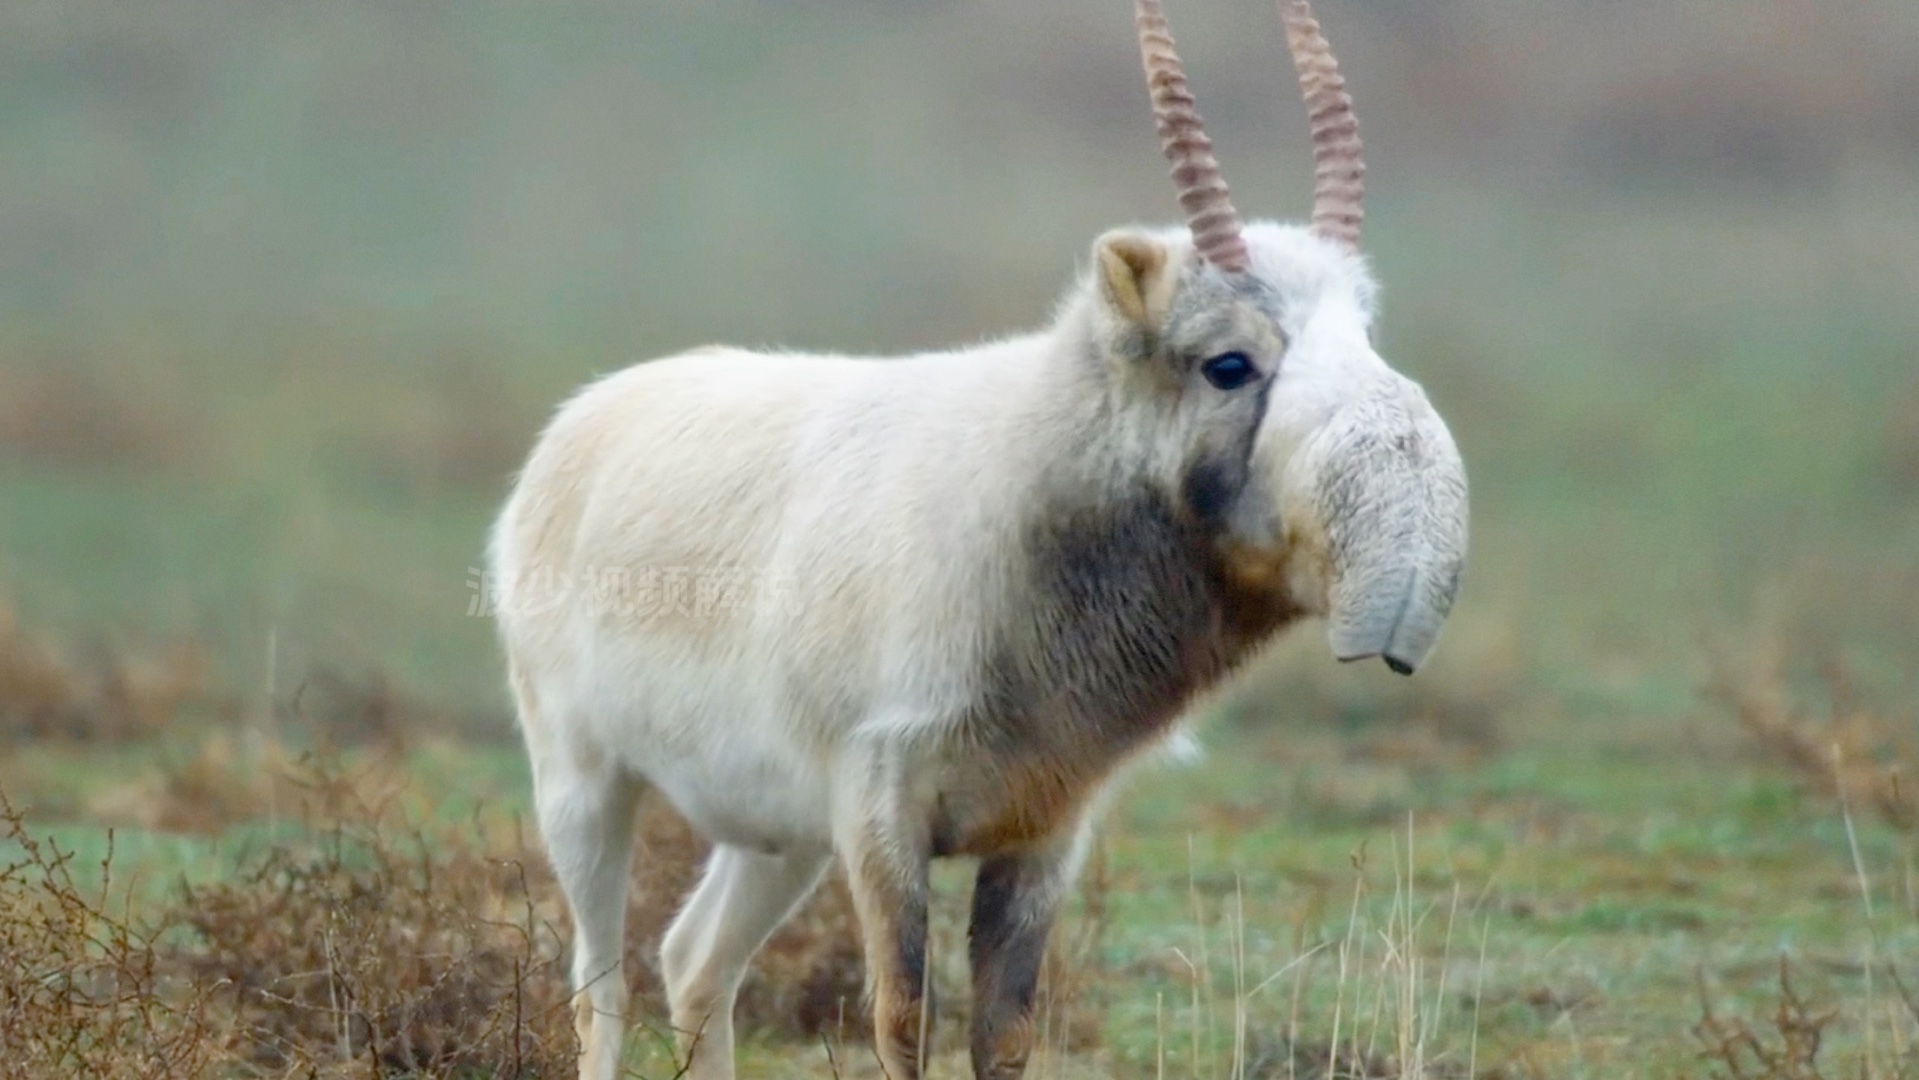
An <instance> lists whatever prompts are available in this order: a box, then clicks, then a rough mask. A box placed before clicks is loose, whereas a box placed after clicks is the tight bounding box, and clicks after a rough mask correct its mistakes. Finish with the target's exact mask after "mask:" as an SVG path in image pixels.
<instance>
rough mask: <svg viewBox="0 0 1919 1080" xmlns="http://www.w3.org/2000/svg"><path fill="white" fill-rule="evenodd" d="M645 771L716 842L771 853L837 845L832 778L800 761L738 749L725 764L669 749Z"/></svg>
mask: <svg viewBox="0 0 1919 1080" xmlns="http://www.w3.org/2000/svg"><path fill="white" fill-rule="evenodd" d="M641 771H642V772H644V773H645V775H646V777H647V779H648V780H649V781H650V782H651V783H652V784H653V786H654V787H656V788H658V789H659V791H660V793H661V794H663V795H665V796H666V798H667V800H668V801H669V802H671V803H672V804H673V806H674V808H675V809H677V810H678V811H679V812H680V814H681V815H682V816H684V817H685V818H686V820H687V823H688V824H690V825H692V826H693V828H694V829H695V830H697V831H698V832H699V833H701V834H702V835H704V836H706V837H707V838H708V839H710V840H713V841H715V842H716V843H722V844H732V845H734V846H736V847H743V848H748V849H751V850H754V851H762V852H767V853H770V854H777V853H784V852H788V851H818V850H824V849H826V848H827V847H829V846H830V844H831V837H832V823H831V819H830V807H829V805H828V799H827V796H828V791H829V789H828V786H827V781H826V779H825V778H824V777H823V776H818V775H815V770H814V769H812V768H809V767H807V766H806V765H805V764H804V763H802V762H800V761H798V760H796V759H792V758H789V759H787V760H781V761H774V760H768V759H765V758H761V757H758V756H757V755H754V756H748V755H742V754H735V755H732V760H729V761H726V762H724V763H719V762H714V761H711V760H701V759H699V758H698V757H695V756H690V755H681V754H664V755H657V756H655V757H653V758H652V759H651V760H649V761H647V762H646V763H645V765H644V767H643V768H642V770H641Z"/></svg>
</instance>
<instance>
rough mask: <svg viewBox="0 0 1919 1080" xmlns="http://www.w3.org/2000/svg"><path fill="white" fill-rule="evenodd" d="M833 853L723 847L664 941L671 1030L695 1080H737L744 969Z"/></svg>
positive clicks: (814, 882) (815, 881)
mask: <svg viewBox="0 0 1919 1080" xmlns="http://www.w3.org/2000/svg"><path fill="white" fill-rule="evenodd" d="M828 860H829V856H828V855H827V854H826V853H824V852H821V853H819V854H786V855H763V854H760V853H759V852H755V851H748V850H746V849H744V848H738V847H733V846H730V845H727V844H720V845H718V846H716V847H715V848H714V849H713V855H712V857H711V858H710V859H708V860H707V864H706V872H705V875H704V876H703V877H701V878H700V884H699V887H698V888H696V889H695V890H694V891H693V895H692V896H691V897H689V898H688V899H687V901H686V906H685V907H684V908H683V909H681V911H680V914H679V917H678V918H676V919H674V920H673V925H672V927H670V928H669V929H668V930H667V932H666V938H665V940H664V941H662V942H661V944H660V967H661V972H662V974H663V975H664V976H665V980H666V993H667V999H668V1001H669V1002H670V1003H671V1005H672V1008H673V1027H674V1029H675V1030H676V1031H678V1032H679V1038H680V1046H681V1049H682V1052H684V1053H687V1054H688V1056H689V1062H688V1074H687V1075H688V1076H690V1077H691V1078H692V1080H732V1078H733V998H734V996H735V995H736V994H737V993H738V992H739V988H740V979H741V978H742V977H743V976H744V975H745V974H746V965H747V964H748V962H749V961H751V960H752V959H753V954H754V953H756V952H758V951H759V949H760V946H761V945H763V944H765V943H766V939H767V938H768V937H769V936H771V935H772V933H773V931H774V930H775V929H776V928H778V926H779V925H780V924H781V923H782V922H785V921H786V918H787V916H788V915H790V914H792V912H793V909H794V908H796V907H798V906H799V904H800V902H801V901H803V900H805V899H806V897H807V896H808V895H810V894H811V893H812V891H813V888H814V886H816V885H818V884H819V880H820V874H821V872H822V871H824V870H825V869H826V865H827V862H828Z"/></svg>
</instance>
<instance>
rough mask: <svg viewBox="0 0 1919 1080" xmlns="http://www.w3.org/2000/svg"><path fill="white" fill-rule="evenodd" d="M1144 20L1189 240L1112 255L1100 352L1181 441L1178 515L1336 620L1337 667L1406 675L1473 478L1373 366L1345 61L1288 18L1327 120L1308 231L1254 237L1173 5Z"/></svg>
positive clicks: (1426, 410) (1103, 266)
mask: <svg viewBox="0 0 1919 1080" xmlns="http://www.w3.org/2000/svg"><path fill="white" fill-rule="evenodd" d="M1136 5H1137V11H1138V23H1139V33H1140V47H1141V53H1142V56H1143V57H1144V59H1145V65H1146V72H1147V81H1148V84H1149V86H1150V88H1151V91H1152V98H1153V105H1154V113H1155V116H1156V118H1157V121H1158V126H1159V131H1160V135H1161V138H1162V140H1163V142H1164V144H1165V149H1166V154H1167V157H1168V158H1169V159H1170V160H1171V161H1172V163H1173V176H1174V179H1175V181H1176V182H1177V184H1178V187H1179V196H1180V203H1181V205H1182V207H1183V208H1184V209H1185V211H1186V218H1187V229H1185V230H1179V231H1141V230H1122V231H1118V232H1114V233H1109V234H1107V235H1105V236H1103V237H1101V238H1100V239H1099V241H1098V242H1097V243H1096V244H1095V245H1094V259H1093V262H1094V266H1093V278H1094V284H1095V288H1094V290H1093V291H1094V294H1095V296H1096V300H1095V302H1094V305H1093V309H1094V325H1095V335H1096V337H1097V338H1098V339H1099V342H1100V345H1101V347H1102V351H1104V352H1105V353H1106V354H1107V357H1108V359H1109V361H1110V363H1111V364H1113V365H1114V366H1115V368H1116V373H1117V374H1118V375H1119V377H1120V379H1121V382H1122V385H1123V386H1124V387H1125V390H1124V391H1123V392H1125V393H1127V394H1129V395H1139V396H1143V397H1145V398H1149V399H1151V400H1153V401H1155V402H1157V403H1159V407H1158V408H1156V409H1155V411H1156V412H1158V413H1159V415H1160V416H1161V417H1162V418H1163V420H1164V421H1166V422H1167V423H1168V424H1170V426H1171V429H1172V430H1173V431H1176V432H1177V434H1176V435H1175V437H1173V438H1171V439H1167V440H1165V442H1164V443H1163V444H1162V445H1165V446H1167V447H1169V452H1172V453H1176V454H1177V456H1178V458H1179V460H1178V461H1177V462H1172V461H1168V462H1167V463H1166V464H1167V465H1168V466H1169V470H1170V471H1169V473H1168V475H1169V476H1176V477H1177V479H1176V480H1175V481H1174V483H1175V486H1176V487H1177V491H1176V493H1175V495H1176V497H1177V498H1178V499H1179V501H1180V502H1181V504H1182V505H1183V507H1184V509H1185V511H1186V512H1187V513H1189V514H1191V515H1193V516H1195V517H1196V518H1198V519H1199V520H1200V521H1202V522H1204V523H1205V524H1207V525H1208V526H1210V529H1211V531H1212V532H1213V534H1214V535H1215V536H1217V537H1218V538H1219V542H1220V543H1221V545H1222V549H1223V551H1224V553H1225V555H1226V559H1225V563H1224V565H1226V566H1227V567H1228V572H1229V574H1230V575H1232V576H1233V577H1235V578H1237V579H1239V580H1240V581H1241V582H1242V583H1243V584H1246V585H1247V586H1248V589H1249V592H1251V593H1253V594H1257V595H1263V596H1265V597H1266V598H1267V602H1269V603H1271V604H1272V605H1274V606H1275V607H1280V608H1288V609H1290V610H1292V611H1296V612H1306V613H1310V614H1317V615H1324V616H1325V617H1326V618H1327V620H1328V624H1329V625H1328V637H1329V639H1330V643H1331V645H1332V649H1333V653H1334V655H1335V656H1337V657H1338V658H1340V659H1342V660H1357V659H1363V658H1368V657H1374V656H1377V657H1381V658H1382V659H1384V661H1385V662H1386V663H1387V664H1388V665H1389V666H1390V667H1391V668H1392V669H1393V670H1394V671H1397V672H1400V673H1401V674H1410V673H1411V672H1412V670H1413V669H1414V668H1416V667H1417V666H1419V664H1420V663H1421V662H1422V661H1424V660H1425V658H1426V656H1427V654H1428V653H1429V652H1430V651H1431V649H1432V646H1433V643H1434V640H1435V639H1436V637H1437V636H1438V633H1439V628H1440V624H1441V623H1442V622H1443V621H1444V620H1445V617H1446V614H1447V612H1448V611H1449V610H1450V609H1451V607H1452V603H1453V597H1454V594H1455V593H1456V592H1457V590H1458V587H1459V578H1460V572H1461V570H1462V568H1463V567H1464V564H1465V558H1466V473H1465V467H1464V465H1463V464H1462V463H1461V460H1460V457H1459V452H1458V449H1457V448H1456V447H1455V446H1454V444H1453V439H1452V435H1451V433H1450V432H1448V431H1447V429H1446V425H1445V423H1444V421H1442V420H1441V419H1440V418H1439V415H1438V413H1436V412H1435V411H1434V410H1433V407H1432V405H1431V404H1430V403H1428V401H1427V400H1426V395H1425V394H1424V392H1422V391H1421V390H1420V388H1419V386H1418V384H1416V383H1414V382H1413V381H1412V380H1410V379H1408V378H1406V377H1405V376H1403V375H1400V374H1399V373H1397V372H1395V371H1394V370H1392V368H1390V367H1388V366H1387V365H1386V362H1385V361H1384V360H1383V359H1381V358H1380V355H1379V353H1378V352H1376V351H1375V350H1374V348H1373V338H1372V320H1373V312H1374V304H1373V296H1374V285H1373V282H1372V278H1371V277H1370V275H1369V274H1368V272H1367V269H1366V266H1365V262H1364V260H1363V258H1362V257H1361V255H1360V253H1359V225H1360V220H1361V205H1360V195H1361V179H1362V176H1363V174H1364V166H1363V164H1362V163H1361V160H1360V147H1359V134H1358V126H1357V123H1356V121H1355V120H1354V118H1353V112H1352V102H1351V99H1350V98H1349V97H1348V96H1347V94H1346V92H1345V86H1344V82H1343V80H1342V79H1341V78H1340V76H1339V72H1338V69H1337V67H1336V65H1335V63H1334V60H1333V56H1332V52H1331V50H1330V48H1329V47H1328V46H1327V44H1326V41H1325V39H1324V37H1322V36H1321V34H1320V32H1319V27H1318V24H1317V23H1316V22H1314V21H1313V17H1312V14H1311V12H1310V11H1309V10H1308V8H1307V5H1306V2H1305V0H1281V9H1282V14H1283V16H1284V19H1285V22H1286V28H1287V38H1288V41H1289V43H1290V45H1291V46H1292V50H1293V57H1294V62H1295V65H1296V67H1297V70H1298V73H1299V77H1300V83H1301V86H1302V89H1303V90H1304V92H1305V97H1306V101H1307V105H1308V107H1309V109H1310V110H1311V114H1312V132H1313V151H1314V160H1315V165H1316V170H1315V171H1316V174H1317V183H1316V185H1315V198H1314V208H1313V215H1312V220H1311V224H1310V225H1307V226H1283V225H1275V224H1265V223H1256V224H1253V225H1250V226H1247V225H1242V223H1241V221H1240V218H1239V215H1238V213H1237V212H1236V211H1235V210H1234V209H1233V206H1232V203H1231V202H1230V201H1229V199H1228V196H1227V191H1226V186H1225V184H1224V183H1223V182H1222V181H1221V180H1220V176H1219V168H1218V165H1217V164H1216V163H1215V162H1214V160H1213V156H1212V152H1211V146H1210V143H1209V142H1208V140H1207V138H1206V136H1205V134H1204V132H1203V130H1202V129H1201V126H1200V120H1199V116H1198V114H1197V112H1196V111H1195V110H1194V108H1193V100H1192V96H1191V94H1190V93H1189V92H1188V91H1187V88H1186V80H1185V78H1184V76H1183V75H1182V74H1181V72H1180V67H1179V60H1178V58H1177V56H1176V55H1175V54H1174V52H1173V43H1172V39H1171V37H1170V36H1169V35H1168V33H1167V31H1166V23H1165V19H1164V17H1163V16H1162V15H1161V14H1160V10H1159V3H1158V0H1136ZM1160 431H1161V432H1162V433H1166V432H1167V428H1165V427H1161V428H1160ZM1175 446H1176V447H1177V449H1176V451H1175V450H1171V449H1170V448H1172V447H1175Z"/></svg>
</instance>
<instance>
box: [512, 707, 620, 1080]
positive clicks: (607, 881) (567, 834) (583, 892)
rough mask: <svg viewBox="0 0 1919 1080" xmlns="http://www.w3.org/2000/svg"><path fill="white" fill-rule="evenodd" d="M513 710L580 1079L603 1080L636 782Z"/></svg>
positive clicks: (614, 1017) (609, 1064)
mask: <svg viewBox="0 0 1919 1080" xmlns="http://www.w3.org/2000/svg"><path fill="white" fill-rule="evenodd" d="M529 706H530V702H529V700H528V697H527V695H525V694H522V695H521V710H522V718H523V723H524V724H525V729H526V736H527V749H528V753H529V756H530V757H531V759H532V763H533V795H534V802H535V804H536V806H537V807H538V810H539V818H540V835H541V836H542V838H544V839H545V841H546V853H547V859H548V861H549V862H551V863H552V865H553V873H554V876H555V877H557V878H558V879H559V882H560V890H561V892H563V893H564V894H565V895H566V904H567V908H568V910H569V911H571V913H572V915H573V991H574V999H573V1022H574V1027H575V1030H577V1031H578V1033H579V1036H580V1080H613V1077H614V1076H615V1075H616V1074H617V1073H618V1071H619V1064H620V1044H621V1042H622V1041H623V1039H624V1037H625V1034H626V999H627V993H626V977H625V973H624V972H623V971H622V970H621V959H622V955H623V946H624V943H625V936H626V894H627V887H628V885H627V881H628V878H627V875H628V871H629V870H630V868H631V867H632V862H633V818H634V810H635V808H636V806H637V805H638V801H639V796H640V792H641V790H642V787H643V785H642V784H641V782H640V781H639V780H638V779H637V778H635V777H633V776H632V775H631V774H629V773H626V772H624V771H622V770H620V769H619V768H617V767H616V766H614V765H613V764H612V763H611V762H609V761H607V760H606V759H605V757H604V756H603V755H598V754H590V753H583V752H580V750H579V748H577V747H566V746H561V745H556V744H555V742H554V741H553V740H552V739H550V738H549V737H548V736H549V733H548V732H547V731H545V730H544V728H543V727H542V726H541V725H540V724H539V723H538V718H537V717H535V716H531V715H528V714H527V710H528V708H529Z"/></svg>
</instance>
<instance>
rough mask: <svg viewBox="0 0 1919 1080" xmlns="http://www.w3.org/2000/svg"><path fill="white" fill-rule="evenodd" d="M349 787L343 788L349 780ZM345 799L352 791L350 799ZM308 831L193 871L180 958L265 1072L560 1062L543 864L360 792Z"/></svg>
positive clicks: (562, 1042) (231, 1044)
mask: <svg viewBox="0 0 1919 1080" xmlns="http://www.w3.org/2000/svg"><path fill="white" fill-rule="evenodd" d="M338 797H339V798H341V799H343V800H345V799H347V798H348V797H347V796H345V795H340V796H338ZM349 805H350V803H349ZM338 821H339V824H336V825H335V826H334V827H333V828H332V829H331V830H329V831H328V832H326V833H325V834H323V835H322V836H321V838H320V839H319V840H318V841H317V842H316V843H313V844H311V845H305V846H301V847H298V848H290V847H276V848H275V849H273V850H272V851H270V852H269V853H267V854H266V855H265V857H263V858H262V859H261V860H260V861H258V862H257V863H256V864H255V865H254V866H253V867H252V868H251V869H250V870H249V871H247V872H246V873H243V874H240V875H238V876H235V877H233V878H231V879H228V880H225V881H221V882H217V883H213V884H208V885H186V886H183V887H182V890H181V895H180V898H179V901H178V903H177V905H176V906H175V907H174V909H173V910H172V911H171V912H170V913H169V916H168V921H169V924H170V925H171V926H173V927H174V928H176V929H177V930H179V931H182V933H179V934H177V935H176V936H178V937H181V938H183V939H184V940H183V941H182V942H181V943H180V944H178V945H177V946H175V947H174V948H173V949H172V951H171V954H170V955H169V957H168V960H169V962H170V963H172V964H174V965H176V966H177V968H178V970H180V971H182V972H183V973H184V974H185V975H187V976H188V977H189V978H190V979H191V980H192V981H193V983H194V984H195V985H196V986H199V987H201V988H202V989H203V992H204V993H205V994H206V995H207V999H208V1004H209V1008H210V1009H211V1010H212V1011H213V1012H215V1013H216V1014H217V1015H218V1016H219V1017H220V1018H221V1023H222V1028H223V1034H224V1040H223V1046H224V1048H225V1049H226V1050H227V1051H228V1052H229V1053H231V1054H232V1055H233V1057H234V1058H236V1059H237V1060H239V1061H242V1062H244V1063H246V1064H247V1065H248V1066H250V1067H252V1068H253V1069H254V1070H256V1071H257V1072H260V1073H264V1074H268V1075H287V1076H293V1075H298V1076H326V1077H336V1076H337V1077H359V1076H368V1077H371V1076H390V1075H395V1074H403V1075H409V1076H467V1075H480V1076H494V1077H536V1076H557V1075H562V1074H563V1073H565V1072H566V1071H568V1070H569V1069H571V1068H572V1062H573V1053H574V1042H573V1035H572V1013H571V1010H570V1008H569V1006H568V996H569V995H568V991H567V987H566V981H565V976H564V973H563V971H562V965H561V963H560V957H561V953H562V949H561V944H560V935H559V933H558V931H557V929H556V927H555V925H554V911H553V908H552V904H551V902H550V900H547V899H546V898H545V897H544V896H543V894H544V893H545V892H546V890H544V889H542V888H541V884H542V878H541V877H540V876H539V874H538V873H537V870H536V869H535V868H533V867H531V866H530V865H529V864H528V863H527V862H526V861H524V860H521V859H513V858H494V857H489V856H487V855H485V854H484V853H483V852H482V850H481V849H480V848H479V847H477V846H476V845H474V844H473V843H471V842H470V841H463V840H461V839H460V838H458V837H449V836H444V835H428V834H427V833H425V832H422V831H418V830H410V829H407V828H405V827H404V826H399V825H397V824H395V823H390V822H383V821H382V818H381V815H380V814H378V813H377V812H373V811H369V810H366V809H364V808H354V809H352V810H349V811H348V812H346V813H343V814H341V815H340V816H339V817H338Z"/></svg>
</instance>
